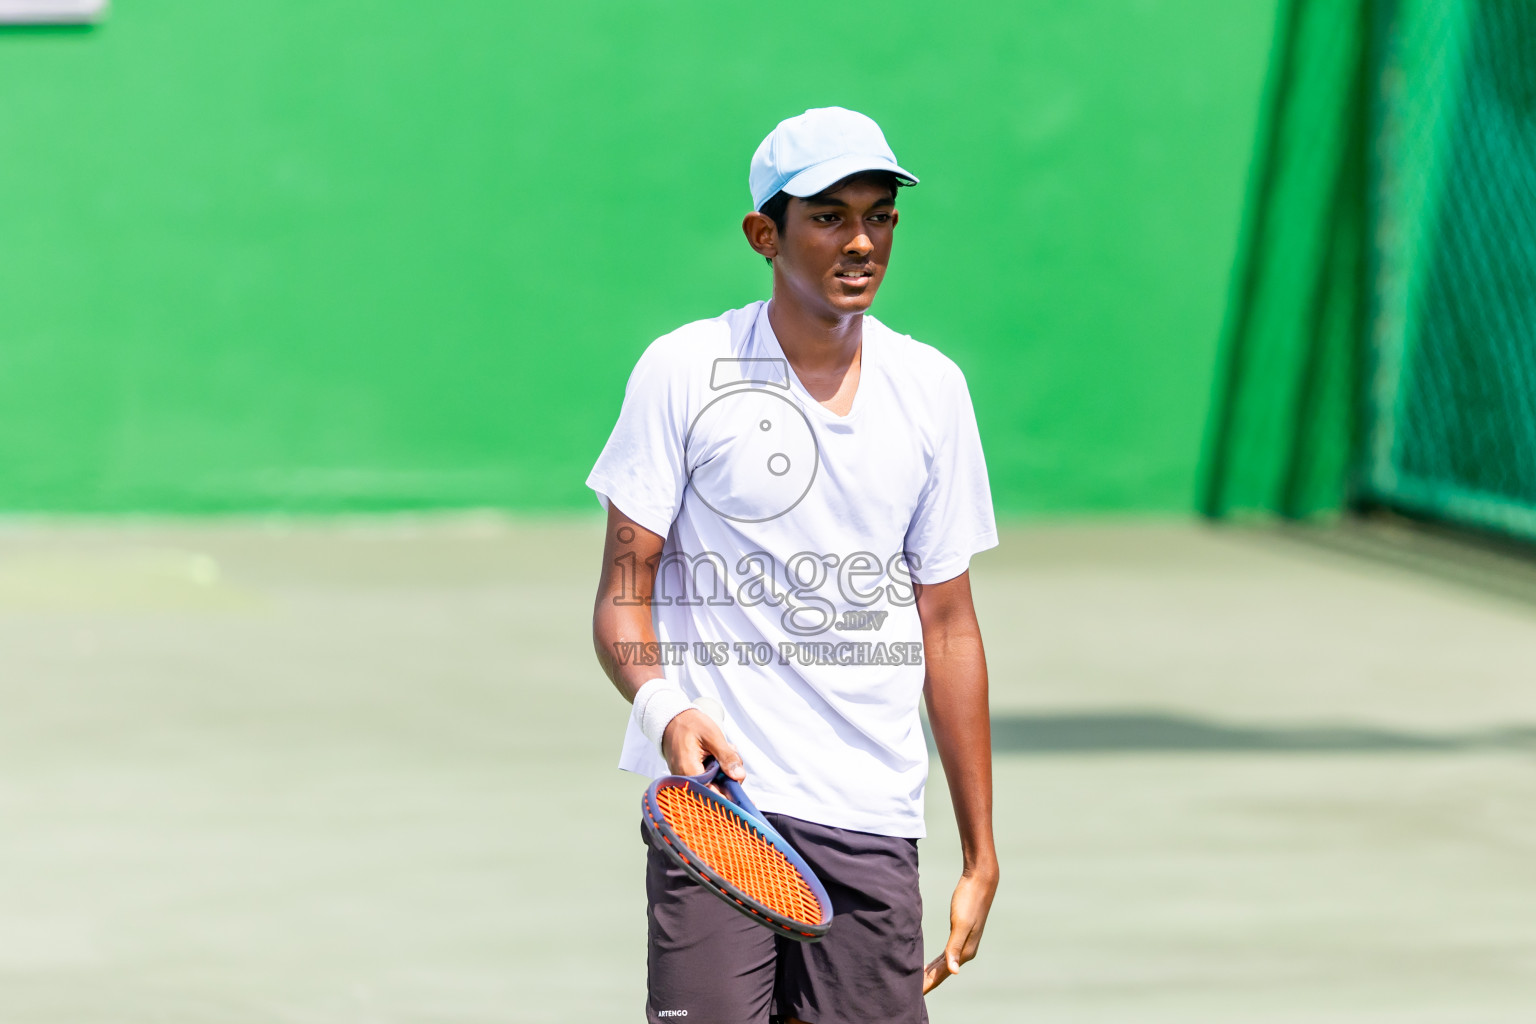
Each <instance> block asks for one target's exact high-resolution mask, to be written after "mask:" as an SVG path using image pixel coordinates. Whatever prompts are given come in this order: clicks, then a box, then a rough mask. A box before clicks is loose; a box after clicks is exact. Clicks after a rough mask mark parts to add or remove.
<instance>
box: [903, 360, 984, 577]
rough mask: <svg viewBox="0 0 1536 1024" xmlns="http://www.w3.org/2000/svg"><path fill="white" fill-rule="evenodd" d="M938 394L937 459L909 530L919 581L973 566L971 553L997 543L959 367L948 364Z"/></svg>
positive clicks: (908, 547)
mask: <svg viewBox="0 0 1536 1024" xmlns="http://www.w3.org/2000/svg"><path fill="white" fill-rule="evenodd" d="M938 394H939V399H938V402H937V406H936V408H935V411H934V438H933V461H932V462H931V463H930V465H929V467H928V482H927V484H926V485H925V486H924V487H923V491H922V495H921V496H920V497H919V498H918V503H917V511H916V512H915V513H914V515H913V516H912V524H911V526H909V527H908V528H907V539H906V551H907V560H908V562H909V564H910V566H911V569H912V578H913V579H915V580H916V581H917V582H919V583H943V582H944V581H945V580H952V579H954V578H955V577H956V576H959V575H960V574H961V573H963V572H965V571H966V569H968V568H970V564H971V556H972V555H974V554H976V553H977V552H978V551H985V550H987V549H988V548H991V547H996V546H997V521H996V520H995V519H994V517H993V513H992V487H991V485H990V484H989V483H988V482H987V463H986V459H985V457H984V456H983V455H982V451H981V434H980V432H979V431H978V430H977V429H976V410H975V409H974V408H973V407H972V405H971V392H970V389H969V388H968V387H966V383H965V376H964V374H962V373H961V372H960V369H959V367H954V366H952V367H951V368H950V372H949V375H948V376H947V377H946V378H945V379H944V380H943V382H942V384H941V386H940V387H939V389H938Z"/></svg>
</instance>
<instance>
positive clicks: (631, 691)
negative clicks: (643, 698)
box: [592, 594, 664, 701]
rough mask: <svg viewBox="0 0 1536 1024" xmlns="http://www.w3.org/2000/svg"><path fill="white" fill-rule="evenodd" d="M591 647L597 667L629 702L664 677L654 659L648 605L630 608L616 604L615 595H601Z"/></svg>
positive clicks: (654, 634)
mask: <svg viewBox="0 0 1536 1024" xmlns="http://www.w3.org/2000/svg"><path fill="white" fill-rule="evenodd" d="M592 646H593V647H594V648H596V650H597V661H598V664H600V665H601V666H602V667H603V671H604V672H605V673H607V675H608V679H609V680H610V681H611V682H612V683H613V685H614V688H615V689H617V690H618V691H619V693H620V694H622V695H623V697H624V699H625V700H627V701H633V700H634V699H635V693H636V692H637V691H638V690H639V689H640V687H641V686H642V685H644V684H645V683H646V682H648V681H650V680H652V679H656V678H659V677H660V676H662V675H663V674H664V673H663V672H662V670H661V666H660V664H659V663H657V659H656V658H655V651H656V631H655V629H654V628H653V627H652V625H651V610H650V606H649V605H646V606H643V607H639V608H636V607H631V606H628V605H624V604H620V603H617V602H616V601H615V595H609V594H599V595H598V599H597V606H596V608H594V609H593V612H592ZM648 662H649V664H648Z"/></svg>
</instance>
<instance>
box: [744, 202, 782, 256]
mask: <svg viewBox="0 0 1536 1024" xmlns="http://www.w3.org/2000/svg"><path fill="white" fill-rule="evenodd" d="M741 231H742V234H744V235H746V236H747V244H748V245H750V246H751V247H752V251H753V252H755V253H757V254H758V255H759V256H765V257H767V258H768V259H770V260H771V259H773V258H774V257H775V256H777V255H778V254H779V226H778V225H777V224H775V223H774V222H773V218H772V217H770V216H768V215H767V214H766V213H758V212H757V211H756V210H753V211H752V212H751V213H749V214H747V215H746V217H744V218H742V221H741Z"/></svg>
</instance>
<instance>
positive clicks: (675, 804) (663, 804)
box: [656, 786, 822, 926]
mask: <svg viewBox="0 0 1536 1024" xmlns="http://www.w3.org/2000/svg"><path fill="white" fill-rule="evenodd" d="M656 802H657V804H659V805H660V808H661V813H662V814H663V815H664V816H665V817H666V819H667V824H669V825H671V826H672V830H673V831H674V832H676V833H677V834H678V837H679V838H681V839H682V840H683V842H684V843H687V844H688V847H689V849H691V850H692V851H693V852H694V853H695V854H697V855H698V856H699V858H700V859H702V860H703V861H704V862H705V863H706V864H708V865H709V867H710V868H712V869H713V870H714V871H715V872H716V873H717V874H719V875H720V876H721V877H722V878H724V879H725V880H726V881H727V882H730V883H731V884H732V885H734V886H735V887H736V888H737V889H740V890H741V891H742V892H744V893H746V894H747V895H748V896H751V897H752V898H753V899H755V900H757V901H758V902H759V903H761V904H763V905H764V906H766V907H768V908H769V909H770V910H772V911H774V912H775V913H777V914H781V915H783V916H784V917H787V918H789V919H790V920H792V921H801V922H804V923H806V924H809V925H813V926H814V925H818V924H820V923H821V920H822V909H821V902H820V901H819V900H817V899H816V894H815V893H813V892H811V887H810V886H809V885H807V884H806V881H805V878H804V877H802V876H801V874H800V872H799V871H797V870H796V869H795V866H794V865H793V864H791V863H790V862H789V858H787V857H785V856H784V854H782V853H780V852H779V851H778V850H777V849H775V848H774V847H773V845H772V844H770V843H769V842H768V841H767V840H766V839H764V838H763V837H762V835H761V834H760V833H759V832H758V831H757V830H756V829H754V828H752V827H751V826H750V825H748V824H747V823H746V822H745V821H742V820H741V819H740V818H738V817H736V815H734V814H731V813H730V812H729V811H727V810H726V809H725V808H723V807H721V806H720V805H719V804H718V803H716V802H715V801H713V800H710V799H708V798H707V797H703V796H700V795H699V794H698V793H696V792H694V791H693V790H691V789H689V788H688V787H686V786H662V787H661V788H660V789H658V790H657V792H656Z"/></svg>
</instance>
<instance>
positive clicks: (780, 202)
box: [757, 171, 906, 266]
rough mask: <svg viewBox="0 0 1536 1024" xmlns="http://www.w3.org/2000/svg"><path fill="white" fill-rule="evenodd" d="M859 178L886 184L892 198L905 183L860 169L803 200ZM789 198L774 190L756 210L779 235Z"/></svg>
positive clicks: (786, 218) (888, 173) (786, 221)
mask: <svg viewBox="0 0 1536 1024" xmlns="http://www.w3.org/2000/svg"><path fill="white" fill-rule="evenodd" d="M860 178H868V179H870V180H871V181H878V182H880V184H882V185H885V186H887V187H888V188H889V189H890V190H891V198H893V199H894V198H895V197H896V190H897V189H898V188H900V187H901V186H902V185H905V184H906V182H904V181H902V180H901V179H900V178H898V177H897V176H896V175H895V174H894V173H893V172H891V171H860V172H859V173H858V174H850V175H849V176H848V177H846V178H840V179H839V180H837V181H834V182H833V183H832V184H830V185H828V186H827V187H826V188H824V189H822V190H821V191H820V192H817V193H816V194H815V195H814V196H806V197H805V201H806V202H810V201H811V200H813V199H819V198H820V197H822V196H824V195H827V194H828V193H829V192H832V191H833V190H835V189H838V188H841V187H843V186H844V185H846V184H848V183H849V182H851V181H857V180H858V179H860ZM789 200H790V195H789V193H788V192H775V193H774V194H773V195H772V196H771V197H769V199H768V201H767V202H766V203H764V204H763V207H762V209H760V210H758V211H757V212H758V213H761V214H763V215H764V216H765V217H767V218H768V219H769V220H771V221H773V223H774V225H775V226H776V227H778V229H779V234H781V235H782V234H783V233H784V229H785V227H787V226H788V224H789ZM768 264H769V266H772V265H773V260H768Z"/></svg>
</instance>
